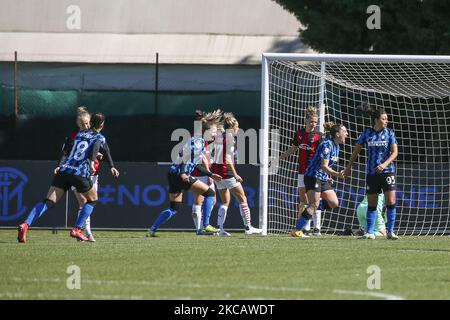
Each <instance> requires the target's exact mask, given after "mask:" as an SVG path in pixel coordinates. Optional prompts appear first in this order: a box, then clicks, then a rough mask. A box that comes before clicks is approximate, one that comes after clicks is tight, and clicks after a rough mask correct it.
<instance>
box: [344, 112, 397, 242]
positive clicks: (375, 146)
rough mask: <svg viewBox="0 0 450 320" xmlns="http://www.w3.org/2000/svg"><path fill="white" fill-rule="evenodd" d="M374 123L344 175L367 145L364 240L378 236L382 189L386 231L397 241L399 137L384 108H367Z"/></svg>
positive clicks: (365, 132)
mask: <svg viewBox="0 0 450 320" xmlns="http://www.w3.org/2000/svg"><path fill="white" fill-rule="evenodd" d="M367 112H368V114H369V115H370V118H371V119H372V124H373V126H372V127H371V128H367V129H366V130H364V131H363V132H362V133H361V134H360V135H359V138H358V142H357V143H356V145H355V148H354V150H353V153H352V155H351V156H350V160H349V162H348V165H347V167H346V168H345V175H346V176H349V175H350V173H351V168H352V165H353V162H355V161H356V159H357V158H358V155H359V153H360V152H361V150H362V148H363V145H366V148H367V173H366V194H367V199H368V209H367V233H366V234H365V235H364V236H363V237H361V239H372V240H373V239H375V230H374V228H375V219H376V216H377V199H378V194H379V193H381V192H383V193H384V196H385V199H386V217H387V233H386V238H387V239H390V240H397V239H398V236H397V235H396V234H395V233H394V224H395V216H396V209H395V202H396V199H395V190H396V189H397V186H396V175H395V164H394V160H395V159H396V158H397V156H398V145H397V139H396V138H395V134H394V131H392V130H391V129H389V128H388V127H387V125H388V115H387V113H386V111H385V110H384V109H378V110H372V109H371V108H370V107H369V108H368V110H367Z"/></svg>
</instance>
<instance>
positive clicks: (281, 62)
mask: <svg viewBox="0 0 450 320" xmlns="http://www.w3.org/2000/svg"><path fill="white" fill-rule="evenodd" d="M262 88H263V93H262V117H263V118H262V126H263V129H266V130H265V132H268V131H267V129H268V130H271V131H272V132H274V130H276V132H277V133H272V134H270V135H269V134H268V133H267V134H266V135H264V139H263V141H262V144H261V148H263V152H262V157H263V159H262V161H261V163H262V166H261V186H260V188H261V190H260V191H261V218H262V226H263V228H264V230H265V231H267V233H269V234H276V233H287V232H290V231H291V230H292V229H293V228H294V226H295V222H296V212H297V209H298V208H297V206H298V202H299V201H298V192H297V155H296V154H294V155H292V156H290V157H289V158H288V159H286V160H284V161H280V162H279V163H278V166H277V168H276V170H274V171H275V172H276V173H273V174H268V172H269V170H272V168H270V169H269V168H268V166H267V162H268V161H267V160H268V159H273V158H277V157H278V156H279V154H280V153H281V152H283V151H285V150H286V149H288V148H289V147H290V145H291V142H292V138H293V136H294V133H295V132H296V131H297V130H298V129H300V128H302V127H303V126H304V121H305V111H306V109H307V107H308V106H315V107H317V108H318V110H320V121H319V126H318V127H319V128H320V131H323V127H322V125H323V122H324V121H325V122H327V121H333V122H335V123H342V124H343V125H345V126H346V127H347V129H348V132H349V138H348V139H347V142H346V144H345V145H344V146H341V153H340V157H339V167H338V168H337V169H338V170H342V169H344V166H345V165H346V163H347V161H348V159H349V158H350V155H351V152H352V150H353V146H354V144H355V143H356V141H357V138H358V136H359V134H360V133H361V132H362V131H363V130H364V129H365V128H367V127H370V126H371V120H370V118H369V117H368V116H367V115H366V114H365V113H364V111H363V110H364V109H365V108H366V107H367V105H370V106H372V107H375V108H384V109H385V110H386V112H387V114H388V117H389V124H388V127H389V128H391V129H393V130H394V132H395V135H396V137H397V140H398V147H399V156H398V158H397V160H396V162H395V164H396V173H397V217H396V223H395V229H394V230H395V232H396V233H398V234H400V235H442V234H446V233H450V222H449V220H450V212H449V207H450V197H449V194H450V174H449V172H450V57H438V56H436V57H429V56H362V55H301V54H297V55H276V54H266V55H264V56H263V87H262ZM278 142H279V143H278ZM266 149H267V150H266ZM365 165H366V154H365V148H364V149H363V151H362V152H361V153H360V155H359V157H358V160H357V161H356V162H355V164H354V165H353V170H352V174H351V177H348V178H346V179H340V180H338V181H337V183H335V184H334V189H335V190H336V193H337V195H338V198H339V202H340V207H339V208H337V209H333V210H327V211H325V212H323V213H322V231H325V232H327V233H337V232H342V231H344V230H346V229H358V227H359V225H358V220H357V217H356V207H357V205H358V204H359V203H360V202H361V200H362V198H363V197H364V194H365V186H366V183H365V172H366V169H365Z"/></svg>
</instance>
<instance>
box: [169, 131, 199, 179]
mask: <svg viewBox="0 0 450 320" xmlns="http://www.w3.org/2000/svg"><path fill="white" fill-rule="evenodd" d="M205 153H206V149H205V140H204V139H203V138H201V137H192V138H191V140H189V141H188V142H187V143H186V144H185V145H184V147H183V149H182V150H181V151H180V153H179V155H178V158H177V160H176V161H175V163H173V164H172V165H171V166H170V169H169V171H170V172H171V173H175V174H177V175H180V174H182V173H186V174H187V175H191V174H192V172H193V171H194V169H195V166H196V165H198V164H202V160H203V157H204V156H205Z"/></svg>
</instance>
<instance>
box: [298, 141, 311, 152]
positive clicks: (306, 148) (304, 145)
mask: <svg viewBox="0 0 450 320" xmlns="http://www.w3.org/2000/svg"><path fill="white" fill-rule="evenodd" d="M298 147H299V148H300V149H302V150H310V151H312V150H313V148H312V147H311V146H309V145H307V144H304V143H302V144H301V145H299V146H298Z"/></svg>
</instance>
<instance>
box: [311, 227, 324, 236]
mask: <svg viewBox="0 0 450 320" xmlns="http://www.w3.org/2000/svg"><path fill="white" fill-rule="evenodd" d="M311 235H313V236H315V237H320V236H321V235H322V234H321V233H320V229H317V228H314V230H313V231H312V233H311Z"/></svg>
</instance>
